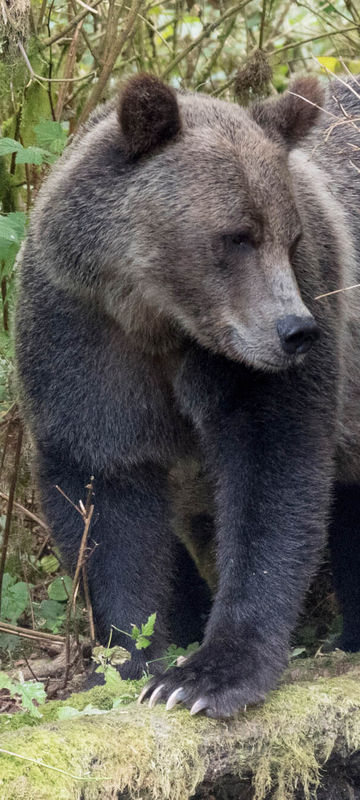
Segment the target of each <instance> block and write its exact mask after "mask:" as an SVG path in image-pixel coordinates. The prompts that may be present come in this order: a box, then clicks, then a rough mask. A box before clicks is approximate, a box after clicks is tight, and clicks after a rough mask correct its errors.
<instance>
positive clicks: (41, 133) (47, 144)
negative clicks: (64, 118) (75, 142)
mask: <svg viewBox="0 0 360 800" xmlns="http://www.w3.org/2000/svg"><path fill="white" fill-rule="evenodd" d="M34 132H35V136H36V143H37V144H38V145H39V147H43V148H45V149H46V150H50V151H51V152H52V153H56V154H58V155H60V153H62V151H63V149H64V147H65V145H66V141H67V136H66V133H65V131H64V129H63V128H62V126H61V124H60V122H54V120H51V119H43V120H41V122H39V124H38V125H35V127H34Z"/></svg>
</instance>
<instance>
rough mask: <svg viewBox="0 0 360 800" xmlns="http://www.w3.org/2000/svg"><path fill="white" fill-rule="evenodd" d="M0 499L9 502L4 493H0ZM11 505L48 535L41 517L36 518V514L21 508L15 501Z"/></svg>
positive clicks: (47, 529) (23, 507)
mask: <svg viewBox="0 0 360 800" xmlns="http://www.w3.org/2000/svg"><path fill="white" fill-rule="evenodd" d="M0 497H2V499H3V500H6V501H7V502H8V501H9V495H8V494H5V492H0ZM13 505H14V508H17V509H18V510H19V511H21V512H22V513H23V514H25V516H27V517H29V519H32V521H33V522H36V524H37V525H40V527H41V528H43V529H44V531H46V533H49V528H48V526H47V525H46V522H44V520H43V519H41V517H38V516H37V514H34V513H33V512H32V511H29V509H28V508H26V507H25V506H22V505H21V503H18V502H17V500H14V503H13Z"/></svg>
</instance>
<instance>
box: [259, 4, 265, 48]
mask: <svg viewBox="0 0 360 800" xmlns="http://www.w3.org/2000/svg"><path fill="white" fill-rule="evenodd" d="M265 20H266V0H263V3H262V10H261V22H260V33H259V50H262V49H263V44H264V33H265Z"/></svg>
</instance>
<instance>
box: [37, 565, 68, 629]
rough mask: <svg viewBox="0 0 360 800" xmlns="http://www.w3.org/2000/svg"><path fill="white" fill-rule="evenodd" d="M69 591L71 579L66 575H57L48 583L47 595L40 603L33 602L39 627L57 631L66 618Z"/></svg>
mask: <svg viewBox="0 0 360 800" xmlns="http://www.w3.org/2000/svg"><path fill="white" fill-rule="evenodd" d="M71 592H72V580H71V578H70V577H69V576H68V575H63V576H61V575H58V576H57V577H56V578H55V579H54V580H53V581H52V582H51V583H50V586H48V588H47V594H48V597H47V598H46V599H45V600H42V602H41V603H40V605H36V604H34V609H35V617H36V620H37V622H38V624H39V626H40V627H41V628H46V629H47V630H49V631H51V633H59V631H60V630H61V628H62V626H63V624H64V622H65V619H66V604H67V601H68V600H69V598H70V597H71Z"/></svg>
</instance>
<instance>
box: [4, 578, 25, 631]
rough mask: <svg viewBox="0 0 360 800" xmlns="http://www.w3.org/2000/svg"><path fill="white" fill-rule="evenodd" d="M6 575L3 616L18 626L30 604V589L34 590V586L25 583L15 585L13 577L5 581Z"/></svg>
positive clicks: (19, 582) (20, 582)
mask: <svg viewBox="0 0 360 800" xmlns="http://www.w3.org/2000/svg"><path fill="white" fill-rule="evenodd" d="M6 574H7V573H5V575H4V581H3V586H2V592H1V616H2V617H3V619H7V620H9V622H11V624H12V625H16V623H17V621H18V619H19V617H21V614H23V612H24V611H25V609H26V608H27V606H28V604H29V589H32V584H29V585H27V584H26V583H24V581H18V582H17V583H13V581H12V579H11V576H9V578H8V579H7V580H5V577H6ZM9 579H10V580H9Z"/></svg>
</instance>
